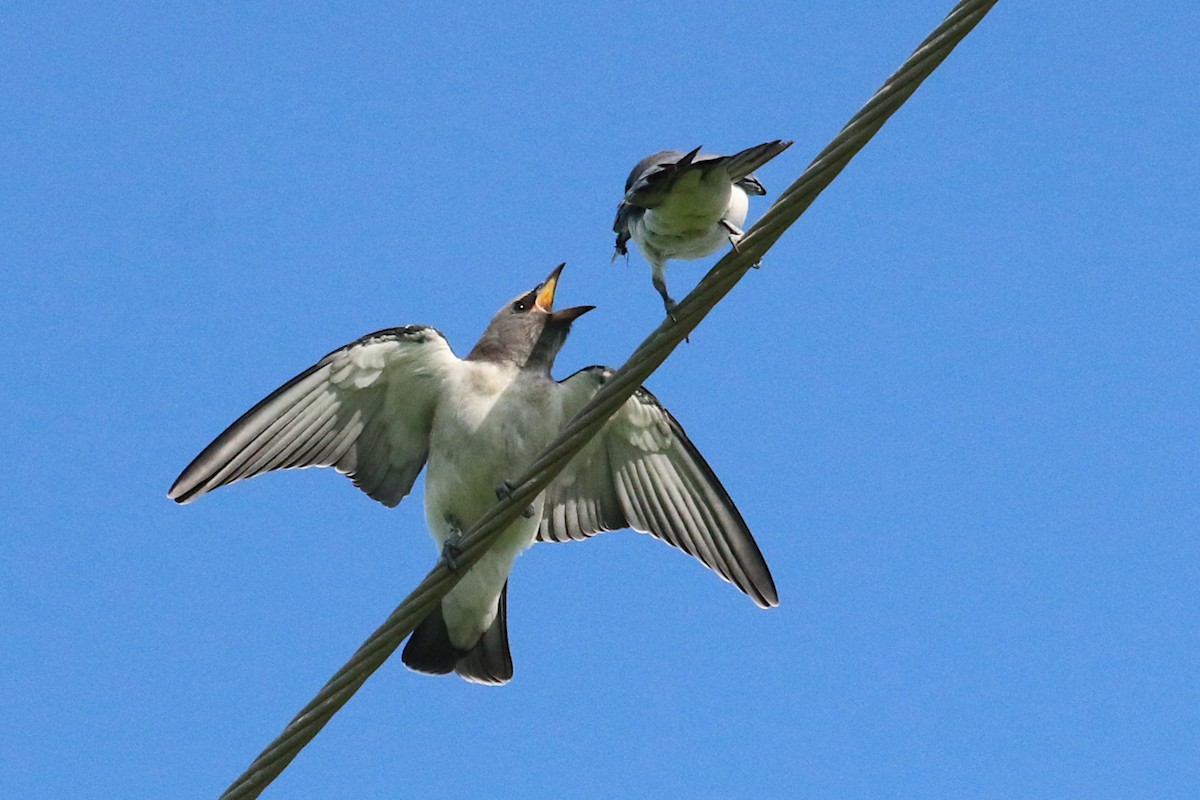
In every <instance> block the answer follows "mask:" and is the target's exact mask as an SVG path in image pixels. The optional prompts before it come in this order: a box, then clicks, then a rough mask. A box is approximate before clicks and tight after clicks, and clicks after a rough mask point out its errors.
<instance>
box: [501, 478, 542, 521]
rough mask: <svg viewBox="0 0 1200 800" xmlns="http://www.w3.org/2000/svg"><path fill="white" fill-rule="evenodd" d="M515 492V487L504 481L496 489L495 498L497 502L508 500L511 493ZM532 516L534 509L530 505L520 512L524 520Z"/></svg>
mask: <svg viewBox="0 0 1200 800" xmlns="http://www.w3.org/2000/svg"><path fill="white" fill-rule="evenodd" d="M516 490H517V487H515V486H513V485H512V484H511V483H509V482H508V481H505V482H504V483H502V484H500V485H499V486H497V487H496V498H497V499H498V500H507V499H508V498H510V497H512V496H513V492H515V491H516ZM533 514H534V508H533V504H532V503H530V504H529V505H528V506H526V507H525V510H524V511H522V512H521V516H522V517H524V518H525V519H529V518H530V517H532V516H533Z"/></svg>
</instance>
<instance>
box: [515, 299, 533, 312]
mask: <svg viewBox="0 0 1200 800" xmlns="http://www.w3.org/2000/svg"><path fill="white" fill-rule="evenodd" d="M512 307H513V311H524V310H526V309H527V308H529V305H528V304H527V303H526V302H525V301H524V300H518V301H517V302H515V303H513V304H512Z"/></svg>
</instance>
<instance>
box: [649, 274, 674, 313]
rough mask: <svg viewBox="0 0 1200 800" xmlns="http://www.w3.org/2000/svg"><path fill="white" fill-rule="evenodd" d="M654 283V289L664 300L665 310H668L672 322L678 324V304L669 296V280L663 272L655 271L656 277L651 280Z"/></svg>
mask: <svg viewBox="0 0 1200 800" xmlns="http://www.w3.org/2000/svg"><path fill="white" fill-rule="evenodd" d="M651 281H652V282H653V283H654V288H655V289H657V290H658V293H659V295H660V296H661V297H662V300H663V308H665V309H666V310H667V316H668V317H670V318H671V322H678V320H677V319H675V306H676V303H675V301H674V300H672V299H671V295H669V294H667V279H666V277H664V276H663V274H662V271H661V270H658V269H656V270H654V276H653V277H652V278H651Z"/></svg>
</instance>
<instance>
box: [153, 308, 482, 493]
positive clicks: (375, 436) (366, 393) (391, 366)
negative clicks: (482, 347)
mask: <svg viewBox="0 0 1200 800" xmlns="http://www.w3.org/2000/svg"><path fill="white" fill-rule="evenodd" d="M459 363H460V362H459V360H458V358H457V357H456V356H455V355H454V353H453V351H451V349H450V346H449V344H447V343H446V339H445V337H443V336H442V334H441V333H439V332H438V331H436V330H435V329H433V328H429V327H425V326H409V327H404V328H389V329H387V330H382V331H378V332H376V333H372V334H370V335H368V336H364V337H363V338H361V339H359V340H357V341H355V342H351V343H350V344H348V345H346V346H345V347H342V348H339V349H337V350H335V351H333V352H332V353H330V354H329V355H327V356H325V357H324V358H322V359H321V360H320V361H318V362H317V363H316V364H314V365H313V366H312V367H310V368H309V369H307V370H305V371H304V372H303V373H301V374H300V375H297V376H296V377H295V378H293V379H292V380H290V381H288V382H287V383H286V384H284V385H283V386H281V387H280V388H278V389H276V390H275V391H274V392H272V393H271V394H270V396H268V397H267V398H266V399H264V400H263V401H262V402H260V403H259V404H258V405H256V406H255V407H254V408H252V409H250V410H249V411H247V412H246V413H245V414H243V415H242V417H241V418H240V419H239V420H238V421H237V422H235V423H233V424H232V425H230V426H229V428H228V429H227V430H226V431H225V432H224V433H222V434H221V435H220V436H218V437H217V438H216V440H215V441H213V443H212V444H210V445H209V446H208V447H206V448H204V450H203V452H201V453H200V455H198V456H196V458H195V460H193V461H192V463H191V464H189V465H188V467H187V468H186V469H185V470H184V471H183V472H182V473H181V474H180V476H179V477H178V478H177V479H176V480H175V484H174V485H173V486H172V487H171V490H170V491H169V492H168V493H167V496H168V497H170V498H171V499H172V500H175V501H176V502H179V503H188V502H191V501H192V500H195V499H196V498H197V497H200V496H201V495H203V494H205V493H206V492H210V491H212V490H213V489H215V488H217V487H218V486H224V485H226V484H229V483H233V482H234V481H238V480H242V479H243V478H250V477H253V476H255V475H260V474H262V473H264V472H270V471H271V470H276V469H292V468H301V467H334V468H336V469H337V470H338V471H339V472H342V473H344V474H346V475H348V476H350V477H351V478H352V479H353V480H354V483H355V485H356V486H358V487H359V488H360V489H362V490H363V491H364V492H366V493H367V494H368V495H370V496H371V497H372V498H374V499H376V500H378V501H379V502H381V503H383V504H384V505H387V506H394V505H396V504H397V503H399V502H400V500H401V499H403V498H404V496H405V495H407V494H408V492H409V490H410V489H412V484H413V481H414V480H416V477H417V474H418V473H419V472H420V471H421V468H422V466H424V464H425V458H426V456H427V454H428V451H429V430H430V426H431V424H432V420H433V412H434V409H435V408H436V406H437V402H438V399H439V397H440V396H441V392H442V386H443V383H444V379H445V376H446V375H447V374H448V372H449V370H452V369H454V367H455V366H456V365H457V364H459Z"/></svg>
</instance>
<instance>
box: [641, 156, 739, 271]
mask: <svg viewBox="0 0 1200 800" xmlns="http://www.w3.org/2000/svg"><path fill="white" fill-rule="evenodd" d="M749 209H750V199H749V198H748V197H747V196H746V192H745V191H743V190H742V189H741V188H739V187H737V186H734V185H733V184H731V183H730V182H729V179H728V177H727V176H726V175H725V174H724V172H723V171H721V170H717V171H715V172H713V173H710V174H709V180H707V181H702V180H701V179H700V172H699V171H696V172H692V173H689V174H688V175H685V176H684V177H683V178H681V179H680V181H679V182H678V183H677V184H676V185H675V186H674V187H673V188H672V190H671V193H670V194H669V195H667V197H666V199H665V200H664V201H663V203H662V204H660V205H658V206H656V207H655V208H652V209H648V210H647V211H646V212H645V213H644V214H642V215H641V217H640V218H636V219H633V220H631V222H630V226H629V233H630V236H631V237H632V238H633V240H634V241H635V242H637V245H638V247H639V248H640V249H641V251H642V254H643V255H644V256H645V258H646V260H647V261H649V262H650V263H651V265H652V266H654V267H655V271H656V272H661V269H662V267H663V265H664V264H665V262H666V261H667V260H668V259H672V258H675V259H695V258H704V257H705V256H707V255H710V254H711V253H714V252H716V251H717V250H718V249H720V248H721V247H722V246H725V245H728V244H729V243H730V242H731V241H736V240H737V239H738V238H739V237H738V236H737V235H736V234H731V232H730V230H729V228H728V227H726V223H727V224H728V225H731V226H733V227H734V228H739V229H740V228H741V227H742V225H743V224H744V223H745V221H746V213H747V212H748V211H749Z"/></svg>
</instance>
